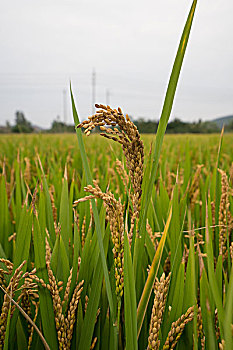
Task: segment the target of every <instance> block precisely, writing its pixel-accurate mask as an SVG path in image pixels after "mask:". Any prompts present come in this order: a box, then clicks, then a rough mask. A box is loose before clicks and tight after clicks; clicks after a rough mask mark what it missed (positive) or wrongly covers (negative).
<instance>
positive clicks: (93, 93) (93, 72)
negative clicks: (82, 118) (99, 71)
mask: <svg viewBox="0 0 233 350" xmlns="http://www.w3.org/2000/svg"><path fill="white" fill-rule="evenodd" d="M95 90H96V73H95V68H93V71H92V114H95V103H96V96H95V93H96V91H95Z"/></svg>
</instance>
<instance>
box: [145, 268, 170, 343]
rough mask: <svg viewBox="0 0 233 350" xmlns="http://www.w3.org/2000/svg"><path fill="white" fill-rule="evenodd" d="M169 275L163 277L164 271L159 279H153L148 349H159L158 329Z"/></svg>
mask: <svg viewBox="0 0 233 350" xmlns="http://www.w3.org/2000/svg"><path fill="white" fill-rule="evenodd" d="M170 277H171V274H170V273H169V275H168V276H167V278H165V273H163V274H162V276H161V278H160V280H158V279H157V278H156V281H155V285H154V293H155V297H154V305H153V308H152V312H151V319H150V330H149V337H148V349H159V346H160V340H159V330H160V326H161V323H162V319H163V312H164V309H165V304H166V298H167V292H168V287H169V283H170Z"/></svg>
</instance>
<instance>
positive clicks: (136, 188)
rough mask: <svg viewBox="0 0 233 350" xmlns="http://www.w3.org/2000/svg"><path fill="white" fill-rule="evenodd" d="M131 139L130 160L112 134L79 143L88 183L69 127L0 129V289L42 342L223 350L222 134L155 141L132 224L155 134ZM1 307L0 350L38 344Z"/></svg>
mask: <svg viewBox="0 0 233 350" xmlns="http://www.w3.org/2000/svg"><path fill="white" fill-rule="evenodd" d="M132 132H134V130H133V131H132ZM116 133H119V131H118V132H116ZM107 135H109V136H110V137H119V135H113V134H112V133H109V131H108V129H107ZM135 135H136V136H135ZM135 135H134V136H135V137H136V138H137V137H138V141H140V142H139V145H140V147H139V146H138V147H136V146H135V147H133V148H132V152H133V153H132V154H133V158H132V154H131V153H130V152H128V153H126V152H125V151H124V150H123V149H122V144H119V143H118V142H114V140H108V139H106V138H103V137H101V136H100V135H99V134H93V135H91V136H89V137H87V138H84V141H85V147H86V152H87V155H88V161H89V165H90V172H91V176H92V178H93V179H94V180H95V181H94V183H93V186H90V185H89V186H87V180H86V176H85V172H84V170H83V166H82V160H81V154H80V151H79V150H78V148H77V140H76V137H75V135H72V134H71V135H68V134H67V135H27V136H26V135H22V136H20V135H18V136H15V135H14V136H12V135H9V136H3V137H1V140H0V172H1V177H0V254H1V269H0V281H1V287H2V288H3V289H4V290H5V291H6V292H7V293H8V295H10V296H11V298H13V299H14V300H15V301H16V302H17V304H18V305H19V306H20V307H21V308H22V309H23V310H24V311H25V312H26V314H27V315H28V316H29V317H30V319H31V320H33V322H34V323H35V324H36V326H37V327H38V329H39V330H40V332H41V334H42V335H43V337H44V339H45V341H46V343H47V344H48V346H49V347H50V348H51V349H58V348H59V349H90V348H93V349H112V348H116V344H117V348H119V349H123V348H125V347H129V348H130V347H131V346H132V347H131V348H137V347H138V348H139V349H146V348H148V349H172V348H174V347H175V346H176V348H178V349H191V348H196V349H215V348H216V349H217V348H223V347H224V344H225V348H226V344H227V346H228V348H229V349H230V348H231V344H232V297H233V295H232V294H233V286H232V283H233V269H232V258H233V253H232V252H233V250H232V249H233V248H232V247H233V244H232V227H233V220H232V217H233V206H232V182H233V178H232V177H233V151H232V148H230V147H229V145H230V144H232V141H233V135H231V134H226V135H224V136H223V138H221V136H220V135H211V136H210V135H198V136H196V135H178V136H177V135H175V136H173V135H169V136H165V139H164V143H163V148H162V151H161V157H160V160H159V165H158V169H157V172H156V177H155V181H154V184H153V189H152V195H151V198H150V202H149V207H148V211H147V218H146V227H145V229H142V231H141V228H140V215H142V214H141V212H142V210H141V207H142V206H143V205H144V204H143V203H144V201H145V195H143V194H145V193H146V192H145V191H146V186H147V183H148V179H147V176H148V174H149V173H148V172H149V169H151V144H152V142H153V140H154V137H153V136H152V135H142V137H140V135H137V133H136V134H135ZM127 142H128V140H127ZM128 146H129V145H128ZM141 147H142V149H141ZM127 150H129V147H127ZM142 153H143V156H142ZM135 154H136V156H135ZM137 154H140V157H138V156H137ZM139 158H140V159H139ZM132 159H137V160H138V161H139V163H140V164H135V163H132ZM138 165H139V166H140V169H137V168H139V166H138ZM135 178H137V179H138V180H135ZM140 188H141V189H142V191H140ZM93 200H94V202H95V203H96V206H97V211H98V217H99V225H100V231H101V235H102V239H103V247H104V254H105V258H106V268H107V272H108V276H109V282H110V289H111V295H112V307H113V308H114V310H115V317H116V319H115V322H113V319H112V314H111V310H110V304H109V299H108V298H109V296H108V293H107V288H106V281H105V278H104V274H103V267H102V263H101V257H100V253H99V247H98V237H97V226H96V223H95V218H94V214H93V209H92V206H91V201H93ZM142 241H144V242H143V244H142V245H141V246H139V247H137V242H140V243H141V242H142ZM137 249H138V251H139V252H140V254H139V253H138V251H137ZM140 249H141V250H140ZM126 264H127V267H126ZM153 276H156V277H155V278H154V277H153ZM148 281H149V282H150V283H148ZM145 295H146V297H145ZM143 297H144V299H143ZM0 303H1V321H0V322H1V328H0V334H1V338H0V339H1V348H3V347H4V346H5V345H4V344H7V346H8V347H9V348H12V349H13V348H15V349H21V348H24V349H26V348H31V349H41V348H42V340H41V338H40V335H39V334H38V332H37V331H36V330H35V327H34V326H32V325H31V324H30V323H29V321H28V320H27V319H25V317H24V316H23V315H22V314H21V311H20V310H18V308H17V307H16V306H15V305H14V304H13V303H12V302H10V299H9V298H8V297H7V294H5V296H4V292H3V291H2V292H1V296H0ZM134 322H136V324H135V325H134V326H135V329H136V332H137V333H136V335H135V339H136V342H137V343H136V344H128V342H133V341H134V339H133V338H132V335H130V334H131V333H133V332H134V329H133V324H134ZM128 337H130V339H129V338H128ZM229 344H230V347H229Z"/></svg>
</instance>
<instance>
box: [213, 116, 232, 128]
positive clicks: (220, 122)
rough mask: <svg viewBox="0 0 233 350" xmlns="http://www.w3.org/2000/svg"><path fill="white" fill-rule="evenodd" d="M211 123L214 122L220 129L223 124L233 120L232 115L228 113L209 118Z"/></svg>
mask: <svg viewBox="0 0 233 350" xmlns="http://www.w3.org/2000/svg"><path fill="white" fill-rule="evenodd" d="M210 121H211V122H212V123H215V124H216V125H217V126H218V127H219V128H220V129H222V127H223V125H225V126H226V125H228V124H230V122H231V121H233V115H228V116H226V117H221V118H217V119H213V120H210Z"/></svg>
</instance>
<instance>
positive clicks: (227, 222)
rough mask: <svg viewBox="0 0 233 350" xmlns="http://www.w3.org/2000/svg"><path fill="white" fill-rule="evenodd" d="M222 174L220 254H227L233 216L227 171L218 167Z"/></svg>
mask: <svg viewBox="0 0 233 350" xmlns="http://www.w3.org/2000/svg"><path fill="white" fill-rule="evenodd" d="M218 171H219V172H220V174H221V199H220V206H219V225H220V231H219V254H220V255H223V257H224V255H225V253H226V249H227V248H226V241H227V232H228V234H230V233H231V229H232V222H233V218H232V215H231V212H230V210H229V208H230V201H229V183H228V179H227V175H226V173H225V171H223V170H221V169H218Z"/></svg>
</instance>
